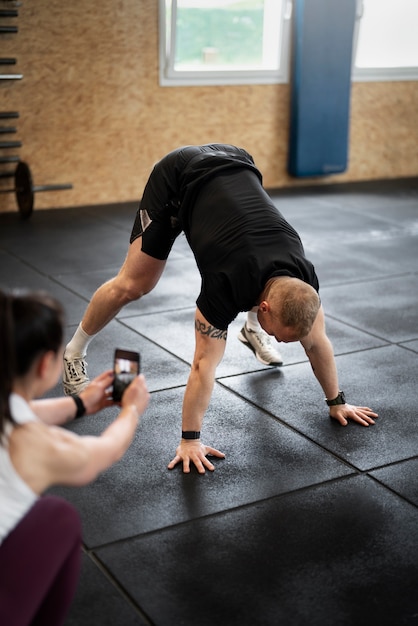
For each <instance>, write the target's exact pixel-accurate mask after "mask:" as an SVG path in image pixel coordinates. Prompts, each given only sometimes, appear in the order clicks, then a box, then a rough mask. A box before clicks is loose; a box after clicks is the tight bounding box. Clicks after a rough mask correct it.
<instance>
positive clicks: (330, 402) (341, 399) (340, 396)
mask: <svg viewBox="0 0 418 626" xmlns="http://www.w3.org/2000/svg"><path fill="white" fill-rule="evenodd" d="M325 402H326V403H327V404H328V406H335V405H336V404H345V395H344V391H339V392H338V396H337V397H336V398H334V399H333V400H328V398H325Z"/></svg>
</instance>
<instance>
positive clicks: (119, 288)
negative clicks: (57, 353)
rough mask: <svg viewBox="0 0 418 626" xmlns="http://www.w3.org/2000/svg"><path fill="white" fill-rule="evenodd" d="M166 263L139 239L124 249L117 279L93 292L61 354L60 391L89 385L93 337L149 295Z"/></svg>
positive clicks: (76, 390) (74, 389)
mask: <svg viewBox="0 0 418 626" xmlns="http://www.w3.org/2000/svg"><path fill="white" fill-rule="evenodd" d="M165 264H166V261H161V260H160V259H155V258H153V257H150V256H149V255H148V254H145V252H142V250H141V237H139V238H138V239H136V240H135V241H134V242H133V243H132V244H131V245H130V246H129V249H128V253H127V255H126V259H125V261H124V263H123V265H122V267H121V269H120V270H119V273H118V274H117V276H115V277H114V278H112V279H111V280H109V281H107V282H106V283H104V284H103V285H101V286H100V287H99V288H98V289H97V291H96V292H95V293H94V295H93V297H92V299H91V301H90V303H89V305H88V307H87V309H86V312H85V313H84V316H83V319H82V321H81V323H80V325H79V327H78V328H77V330H76V332H75V333H74V336H73V337H72V339H71V341H70V342H69V343H68V344H67V346H66V349H65V353H64V375H63V380H64V391H65V393H66V394H68V395H72V394H76V393H79V392H80V391H81V390H82V389H84V387H86V386H87V385H88V383H89V378H88V376H87V371H86V365H87V364H86V362H85V360H84V357H85V356H86V353H87V347H88V345H89V343H90V342H91V340H92V339H93V337H94V336H95V335H96V334H97V333H99V332H100V331H101V330H102V329H103V328H104V327H105V326H106V325H107V324H108V323H109V322H110V321H111V320H112V319H113V318H114V317H115V316H116V315H117V314H118V313H119V311H120V310H121V309H122V308H123V307H124V306H125V305H126V304H128V303H129V302H133V301H134V300H138V299H139V298H141V297H142V296H143V295H145V294H147V293H149V292H150V291H151V290H152V289H153V288H154V287H155V285H156V284H157V283H158V281H159V279H160V277H161V274H162V273H163V271H164V267H165Z"/></svg>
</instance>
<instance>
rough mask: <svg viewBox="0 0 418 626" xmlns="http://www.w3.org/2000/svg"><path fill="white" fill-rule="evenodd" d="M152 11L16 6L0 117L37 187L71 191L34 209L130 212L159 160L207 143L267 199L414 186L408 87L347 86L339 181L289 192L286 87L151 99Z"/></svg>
mask: <svg viewBox="0 0 418 626" xmlns="http://www.w3.org/2000/svg"><path fill="white" fill-rule="evenodd" d="M2 4H4V3H2V2H1V0H0V5H2ZM157 7H158V3H157V0H102V1H101V2H94V3H93V2H92V3H90V2H85V1H82V0H72V1H71V2H65V3H63V2H62V1H61V0H38V1H37V2H33V1H32V2H31V1H30V0H26V1H24V2H23V4H22V6H21V7H20V8H19V17H18V18H17V19H14V20H11V19H10V20H9V21H8V22H7V23H10V24H12V23H13V24H17V25H18V27H19V33H18V34H16V35H1V39H0V45H1V56H12V57H17V59H18V64H17V65H16V66H13V70H11V71H13V72H21V73H22V74H24V78H23V80H21V81H14V82H11V81H1V83H0V97H1V106H0V110H18V111H19V113H20V118H19V120H17V121H16V122H17V126H18V135H17V136H16V135H15V136H14V138H18V139H20V140H21V141H22V142H23V147H22V148H20V149H19V150H18V152H19V154H20V156H21V158H22V160H25V161H26V162H27V163H28V164H29V165H30V167H31V170H32V173H33V178H34V182H35V184H48V183H61V182H65V183H66V182H71V183H72V184H73V186H74V187H73V189H72V190H70V191H60V192H47V193H39V194H36V196H35V207H36V209H41V208H47V207H65V206H82V205H89V204H101V203H110V202H122V201H129V200H135V199H137V198H140V196H141V193H142V189H143V186H144V184H145V182H146V180H147V177H148V175H149V172H150V170H151V168H152V165H153V164H154V163H155V162H156V161H157V160H158V159H159V158H161V157H162V156H163V155H164V154H165V153H167V152H168V151H170V150H172V149H174V148H176V147H178V146H180V145H183V144H194V143H196V144H199V143H207V142H211V141H217V142H225V143H235V144H237V145H240V146H243V147H245V148H246V149H247V150H248V151H249V152H250V153H251V154H252V155H253V156H254V158H255V160H256V163H257V165H258V166H259V167H260V169H261V171H262V172H263V175H264V183H265V186H266V187H269V188H273V187H281V186H289V185H300V184H306V183H312V182H318V183H319V184H324V183H326V182H329V181H332V182H340V181H341V182H342V181H355V180H367V179H373V178H384V177H392V178H393V177H403V176H416V175H417V174H418V153H417V150H416V130H417V100H418V83H417V82H397V83H355V84H354V85H353V90H352V109H351V138H350V162H349V169H348V170H347V172H345V173H344V174H341V175H337V176H332V177H328V178H321V179H318V180H317V181H313V180H311V179H310V180H303V181H300V180H295V179H293V178H291V177H289V176H288V174H287V172H286V160H287V144H288V127H289V86H288V85H242V86H221V87H182V88H173V87H160V86H159V82H158V10H157ZM2 23H5V22H4V20H3V22H2ZM7 71H9V70H7ZM15 152H16V150H6V151H5V150H2V154H8V153H15ZM1 169H6V168H5V166H2V168H1ZM7 169H10V168H7ZM0 185H1V187H3V188H5V187H6V186H10V181H4V180H1V179H0ZM0 199H1V201H0V202H1V206H0V211H13V210H16V205H15V199H14V196H13V195H5V194H1V195H0Z"/></svg>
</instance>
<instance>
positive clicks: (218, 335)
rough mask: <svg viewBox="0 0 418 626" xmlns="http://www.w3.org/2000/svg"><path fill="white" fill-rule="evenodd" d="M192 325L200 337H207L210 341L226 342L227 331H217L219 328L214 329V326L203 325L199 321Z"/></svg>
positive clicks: (203, 323)
mask: <svg viewBox="0 0 418 626" xmlns="http://www.w3.org/2000/svg"><path fill="white" fill-rule="evenodd" d="M194 325H195V328H196V330H197V332H198V333H200V334H201V335H207V336H208V337H211V338H212V339H223V340H224V341H226V337H227V334H228V331H227V330H219V328H215V326H211V325H210V324H205V322H201V321H200V320H195V324H194Z"/></svg>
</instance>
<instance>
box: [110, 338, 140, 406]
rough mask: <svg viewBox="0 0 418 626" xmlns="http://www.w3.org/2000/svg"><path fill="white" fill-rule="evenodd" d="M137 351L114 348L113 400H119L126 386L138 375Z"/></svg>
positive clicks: (138, 358) (138, 359) (138, 357)
mask: <svg viewBox="0 0 418 626" xmlns="http://www.w3.org/2000/svg"><path fill="white" fill-rule="evenodd" d="M139 364H140V356H139V352H132V351H131V350H121V349H120V348H117V349H116V350H115V359H114V364H113V371H114V375H115V377H114V379H113V400H115V402H120V401H121V399H122V395H123V392H124V391H125V389H126V387H127V386H128V385H129V383H131V382H132V381H133V379H134V378H135V376H138V374H139V371H140V368H139Z"/></svg>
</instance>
